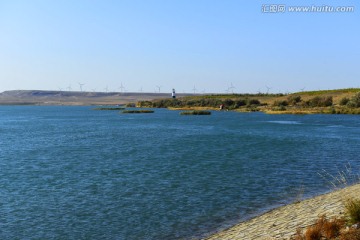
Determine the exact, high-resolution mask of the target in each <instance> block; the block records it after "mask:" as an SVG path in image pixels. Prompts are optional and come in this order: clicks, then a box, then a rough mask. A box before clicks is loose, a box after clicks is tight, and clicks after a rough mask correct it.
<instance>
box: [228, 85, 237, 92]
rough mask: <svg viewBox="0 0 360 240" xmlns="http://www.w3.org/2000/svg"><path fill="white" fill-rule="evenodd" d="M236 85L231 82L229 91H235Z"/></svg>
mask: <svg viewBox="0 0 360 240" xmlns="http://www.w3.org/2000/svg"><path fill="white" fill-rule="evenodd" d="M234 88H236V87H234V85H233V84H232V83H230V87H229V91H231V93H234Z"/></svg>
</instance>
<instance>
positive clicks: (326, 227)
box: [322, 218, 345, 239]
mask: <svg viewBox="0 0 360 240" xmlns="http://www.w3.org/2000/svg"><path fill="white" fill-rule="evenodd" d="M344 224H345V221H344V220H342V219H338V218H334V219H333V220H332V221H327V220H325V221H324V222H323V227H322V233H323V235H324V237H326V238H327V239H331V238H335V237H337V236H339V235H340V230H341V228H342V227H343V226H344Z"/></svg>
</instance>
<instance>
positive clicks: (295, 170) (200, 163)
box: [0, 106, 360, 239]
mask: <svg viewBox="0 0 360 240" xmlns="http://www.w3.org/2000/svg"><path fill="white" fill-rule="evenodd" d="M359 120H360V116H356V115H266V114H262V113H236V112H213V113H212V115H211V116H181V115H179V112H178V111H168V110H165V109H155V113H153V114H119V113H118V112H116V111H115V112H114V111H94V110H92V107H65V106H1V107H0V239H32V238H33V239H192V238H198V237H199V236H204V234H205V235H206V234H208V233H209V232H211V231H214V230H217V229H222V228H224V227H227V226H229V225H231V224H234V223H236V222H237V221H240V220H244V219H247V218H249V217H251V216H254V215H256V214H259V213H261V212H263V211H266V210H268V209H270V208H273V207H277V206H280V205H282V204H285V203H288V202H291V201H294V200H296V199H297V198H298V197H300V196H301V194H302V193H304V196H305V197H306V196H307V197H309V196H313V195H315V194H319V193H324V192H326V191H328V190H329V189H330V184H329V180H326V179H324V178H322V177H321V176H320V175H319V173H321V172H322V171H323V170H325V171H326V172H327V173H329V174H334V175H336V173H337V172H338V171H341V170H342V169H344V167H345V166H346V165H350V166H351V167H352V168H353V169H356V170H358V169H359V167H360V163H359V156H360V148H359V147H360V121H359Z"/></svg>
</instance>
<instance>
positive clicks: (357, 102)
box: [346, 92, 360, 108]
mask: <svg viewBox="0 0 360 240" xmlns="http://www.w3.org/2000/svg"><path fill="white" fill-rule="evenodd" d="M346 106H348V107H352V108H358V107H360V92H358V93H356V94H355V95H354V96H353V97H352V98H351V99H350V101H349V102H348V103H347V104H346Z"/></svg>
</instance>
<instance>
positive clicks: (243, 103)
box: [235, 99, 246, 108]
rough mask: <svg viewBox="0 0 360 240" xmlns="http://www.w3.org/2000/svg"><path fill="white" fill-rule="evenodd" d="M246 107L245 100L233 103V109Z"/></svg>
mask: <svg viewBox="0 0 360 240" xmlns="http://www.w3.org/2000/svg"><path fill="white" fill-rule="evenodd" d="M245 105H246V100H243V99H240V100H236V101H235V108H238V107H242V106H245Z"/></svg>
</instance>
